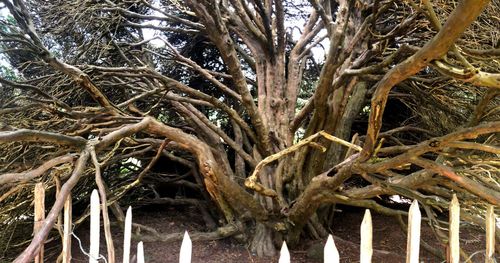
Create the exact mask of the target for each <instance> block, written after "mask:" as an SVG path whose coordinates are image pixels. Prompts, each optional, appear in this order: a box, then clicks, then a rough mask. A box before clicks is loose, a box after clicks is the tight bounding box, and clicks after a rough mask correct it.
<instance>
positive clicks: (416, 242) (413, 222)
mask: <svg viewBox="0 0 500 263" xmlns="http://www.w3.org/2000/svg"><path fill="white" fill-rule="evenodd" d="M421 221H422V215H421V214H420V208H419V207H418V202H417V200H414V201H413V203H412V204H411V206H410V211H408V239H407V245H406V263H419V261H418V254H419V251H420V223H421Z"/></svg>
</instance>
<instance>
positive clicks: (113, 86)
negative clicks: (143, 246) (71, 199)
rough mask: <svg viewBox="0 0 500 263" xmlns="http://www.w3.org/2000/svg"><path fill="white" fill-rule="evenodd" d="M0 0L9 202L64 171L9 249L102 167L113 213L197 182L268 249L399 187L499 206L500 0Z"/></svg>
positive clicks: (230, 225)
mask: <svg viewBox="0 0 500 263" xmlns="http://www.w3.org/2000/svg"><path fill="white" fill-rule="evenodd" d="M2 2H3V4H4V5H5V7H6V8H8V10H9V12H10V14H11V16H8V17H6V18H4V19H2V21H1V23H2V30H1V37H2V47H3V51H4V56H5V59H6V60H8V61H9V62H10V64H11V65H12V66H13V67H14V68H15V70H14V72H13V73H12V72H11V74H10V75H9V76H11V77H9V78H8V77H7V75H5V74H4V75H3V76H4V77H3V78H1V79H0V83H1V84H2V86H1V92H2V98H1V99H2V108H1V109H0V112H1V113H2V114H1V120H2V128H1V131H0V142H2V143H3V145H2V146H1V151H2V156H5V157H3V159H2V162H3V163H5V164H6V165H5V168H3V169H2V172H5V173H4V174H1V175H0V182H1V183H2V186H1V188H0V191H2V194H3V195H2V196H5V197H3V198H2V199H0V202H4V203H6V204H9V206H5V207H8V208H10V207H16V205H17V207H18V208H17V209H16V211H18V212H19V213H20V214H22V213H24V214H26V211H29V204H23V203H22V202H20V201H19V200H29V198H30V192H29V190H27V189H26V188H25V187H24V186H28V185H30V183H32V182H34V181H40V180H42V181H44V182H45V183H46V184H47V186H48V188H50V189H52V191H54V188H57V194H56V195H55V199H54V200H53V205H52V208H51V210H50V212H49V214H48V215H47V218H46V224H45V225H44V228H43V229H42V231H40V232H39V233H38V234H37V235H36V236H35V237H34V238H33V240H32V241H31V243H30V245H29V246H28V247H27V248H26V249H25V250H24V252H23V253H22V254H21V255H19V257H18V258H17V260H16V262H28V261H29V260H30V259H31V258H32V257H33V256H34V255H35V252H36V250H37V249H38V247H39V245H40V243H41V242H42V241H43V240H45V239H46V238H47V236H48V234H49V231H50V229H51V228H52V227H53V225H54V223H55V221H56V220H57V216H58V215H59V213H60V211H61V209H62V206H63V203H64V200H65V199H66V198H67V196H68V195H69V194H70V193H72V194H73V195H74V196H75V198H78V199H79V200H84V198H86V197H87V196H88V193H89V189H91V188H92V187H93V186H94V180H90V178H93V177H95V183H96V184H97V186H98V187H99V190H100V193H101V196H103V195H104V197H105V198H106V197H107V204H108V205H109V206H110V207H111V209H112V211H113V213H114V214H115V215H116V216H117V218H118V219H119V220H120V218H121V215H120V213H121V210H120V207H119V204H118V201H119V200H121V201H124V200H125V199H126V198H127V197H129V199H128V200H133V199H134V198H136V199H137V198H140V199H141V200H145V199H147V200H149V201H150V202H154V201H155V199H154V198H153V199H152V200H151V199H148V198H147V196H150V195H149V194H148V193H150V192H151V191H152V190H154V189H153V188H151V187H150V185H151V184H154V183H157V182H166V183H172V182H177V183H178V184H175V186H176V187H184V188H189V189H192V190H193V191H196V192H197V193H198V196H197V197H198V198H199V199H204V200H205V201H209V205H208V206H213V207H216V210H217V212H216V213H212V215H210V212H206V213H205V214H206V215H207V216H206V217H207V218H210V217H213V216H216V217H217V216H218V217H220V218H222V219H223V222H224V225H221V226H218V227H219V228H218V229H215V230H214V233H216V234H218V235H219V236H229V235H237V234H243V235H240V236H241V237H247V238H249V243H250V244H251V248H252V250H253V251H255V252H257V253H258V254H259V255H272V254H273V253H274V252H275V247H274V242H275V241H276V240H280V239H286V240H287V241H288V243H289V244H292V245H293V244H294V243H297V241H298V240H299V238H300V236H301V234H307V235H311V236H312V237H321V236H324V235H325V234H326V233H327V230H326V228H325V227H326V226H328V224H331V219H330V218H331V214H332V213H333V211H334V209H333V205H334V204H344V205H350V206H358V207H366V208H370V209H373V210H375V211H377V212H380V213H384V214H388V215H393V216H396V217H400V216H401V215H403V214H404V212H402V211H398V210H395V209H392V208H390V207H388V206H387V203H386V202H384V201H383V200H384V199H379V198H378V197H380V196H383V197H387V196H390V195H393V194H398V195H401V196H404V197H406V198H411V199H417V200H419V201H420V202H421V203H422V204H423V205H424V206H425V207H426V208H428V209H426V211H427V213H428V214H427V216H428V217H429V220H432V221H433V222H434V223H435V224H438V225H439V224H440V222H439V221H438V220H437V219H436V217H435V216H434V213H435V211H439V210H441V209H446V207H447V203H448V201H449V200H450V199H451V195H452V193H456V194H457V195H459V198H460V199H461V200H464V201H466V202H465V206H464V211H463V213H462V214H463V215H464V216H463V219H464V220H466V221H469V222H471V223H474V224H481V222H480V220H478V219H477V217H473V216H472V215H473V214H475V213H477V212H478V211H483V210H484V208H485V205H486V204H487V203H491V204H494V205H498V204H499V203H500V192H499V189H498V186H497V183H496V182H498V154H499V153H500V150H499V148H498V132H499V131H500V122H499V119H498V117H499V111H498V107H497V105H498V96H497V95H498V93H499V90H500V80H499V77H500V74H499V73H496V71H498V60H496V59H494V58H497V57H498V54H499V52H498V50H499V48H500V46H499V45H500V42H499V41H498V35H494V34H493V35H488V34H487V33H480V31H482V32H488V30H489V31H490V32H498V31H497V30H498V24H495V23H494V22H490V21H496V20H494V19H493V18H492V17H493V16H494V15H495V14H497V12H498V10H500V5H499V3H498V2H496V1H493V2H492V3H491V4H488V2H489V1H472V0H463V1H460V2H458V3H455V2H454V3H448V1H434V3H430V1H426V0H424V1H422V2H420V3H416V2H414V1H406V2H404V3H400V2H399V1H378V0H373V1H370V0H357V1H344V0H340V1H329V0H327V1H316V0H311V1H309V2H306V1H299V2H297V1H272V0H268V1H263V2H261V1H253V0H249V1H241V0H230V1H227V0H223V1H204V0H188V1H186V2H185V3H184V4H181V3H179V2H177V1H139V0H137V1H114V2H113V1H100V2H94V1H83V0H82V1H63V0H59V1H51V2H50V3H47V2H46V1H36V0H30V1H28V2H26V3H25V2H23V1H21V0H14V1H12V2H11V1H7V0H4V1H2ZM483 9H484V11H483ZM441 20H443V21H444V20H446V21H444V24H441ZM484 28H485V29H486V30H483V29H484ZM322 48H323V49H322ZM321 56H324V58H319V57H321ZM12 75H15V76H14V77H12ZM130 158H135V159H130ZM160 158H166V159H163V160H167V159H168V160H170V162H175V163H177V165H178V167H180V168H179V170H178V171H183V172H185V173H186V174H184V175H182V176H181V177H180V178H178V179H176V180H168V179H166V177H165V176H164V175H162V174H158V173H155V172H153V171H154V169H155V164H156V162H157V161H158V160H159V159H160ZM131 160H139V162H138V161H131ZM457 160H459V161H457ZM2 166H3V165H2ZM100 171H102V176H101V172H100ZM495 171H496V172H495ZM101 177H103V178H101ZM183 178H190V179H188V180H180V179H183ZM103 179H104V180H103ZM179 182H180V183H179ZM77 183H78V184H77ZM61 184H62V186H60V185H61ZM19 185H21V186H22V187H20V186H19ZM75 187H77V188H75ZM106 189H107V190H106ZM200 189H201V190H200ZM77 193H78V194H77ZM131 196H132V197H134V198H132V197H131ZM20 197H22V199H20ZM162 200H166V199H162ZM181 200H182V199H181ZM189 200H191V201H189ZM189 200H185V202H184V203H193V202H194V203H196V204H200V203H199V202H198V201H193V200H192V199H189ZM82 202H83V201H82ZM168 202H170V203H175V202H182V201H179V200H176V199H168ZM203 204H206V202H203ZM210 204H211V205H210ZM204 206H205V205H200V207H201V208H200V209H202V211H207V210H213V209H207V207H204ZM203 207H204V208H203ZM8 208H6V209H3V211H2V210H0V214H1V213H3V214H6V213H7V212H8V211H12V209H10V210H9V209H8ZM106 213H107V212H106ZM481 213H482V212H481ZM207 222H210V220H209V219H208V220H207ZM212 224H213V223H212ZM306 226H307V227H306ZM207 236H211V235H207ZM203 237H204V236H203V235H202V238H203ZM144 238H146V239H148V240H155V239H165V237H162V236H161V235H159V234H158V233H154V232H151V234H150V235H148V236H147V237H144Z"/></svg>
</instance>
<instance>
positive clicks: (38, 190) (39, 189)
mask: <svg viewBox="0 0 500 263" xmlns="http://www.w3.org/2000/svg"><path fill="white" fill-rule="evenodd" d="M34 196H35V218H34V220H35V222H34V225H33V233H34V234H36V233H38V231H40V228H41V227H42V223H43V220H44V219H45V189H44V188H43V183H37V184H36V185H35V193H34ZM43 251H44V246H43V242H42V243H41V244H40V252H38V254H37V255H36V256H35V263H43V254H44V253H43Z"/></svg>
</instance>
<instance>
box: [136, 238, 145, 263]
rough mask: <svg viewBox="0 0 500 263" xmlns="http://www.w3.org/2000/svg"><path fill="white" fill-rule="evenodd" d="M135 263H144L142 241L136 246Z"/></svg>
mask: <svg viewBox="0 0 500 263" xmlns="http://www.w3.org/2000/svg"><path fill="white" fill-rule="evenodd" d="M137 263H144V247H143V244H142V241H141V242H139V244H137Z"/></svg>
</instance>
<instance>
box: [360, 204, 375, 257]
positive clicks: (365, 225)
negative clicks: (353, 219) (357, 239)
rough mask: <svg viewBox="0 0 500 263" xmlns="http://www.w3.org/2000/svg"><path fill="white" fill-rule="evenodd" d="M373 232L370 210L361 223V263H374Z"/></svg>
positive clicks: (367, 210)
mask: <svg viewBox="0 0 500 263" xmlns="http://www.w3.org/2000/svg"><path fill="white" fill-rule="evenodd" d="M372 231H373V226H372V216H371V213H370V210H369V209H366V212H365V216H364V217H363V222H361V245H360V253H359V261H360V263H371V262H372V255H373V248H372V237H373V232H372Z"/></svg>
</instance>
